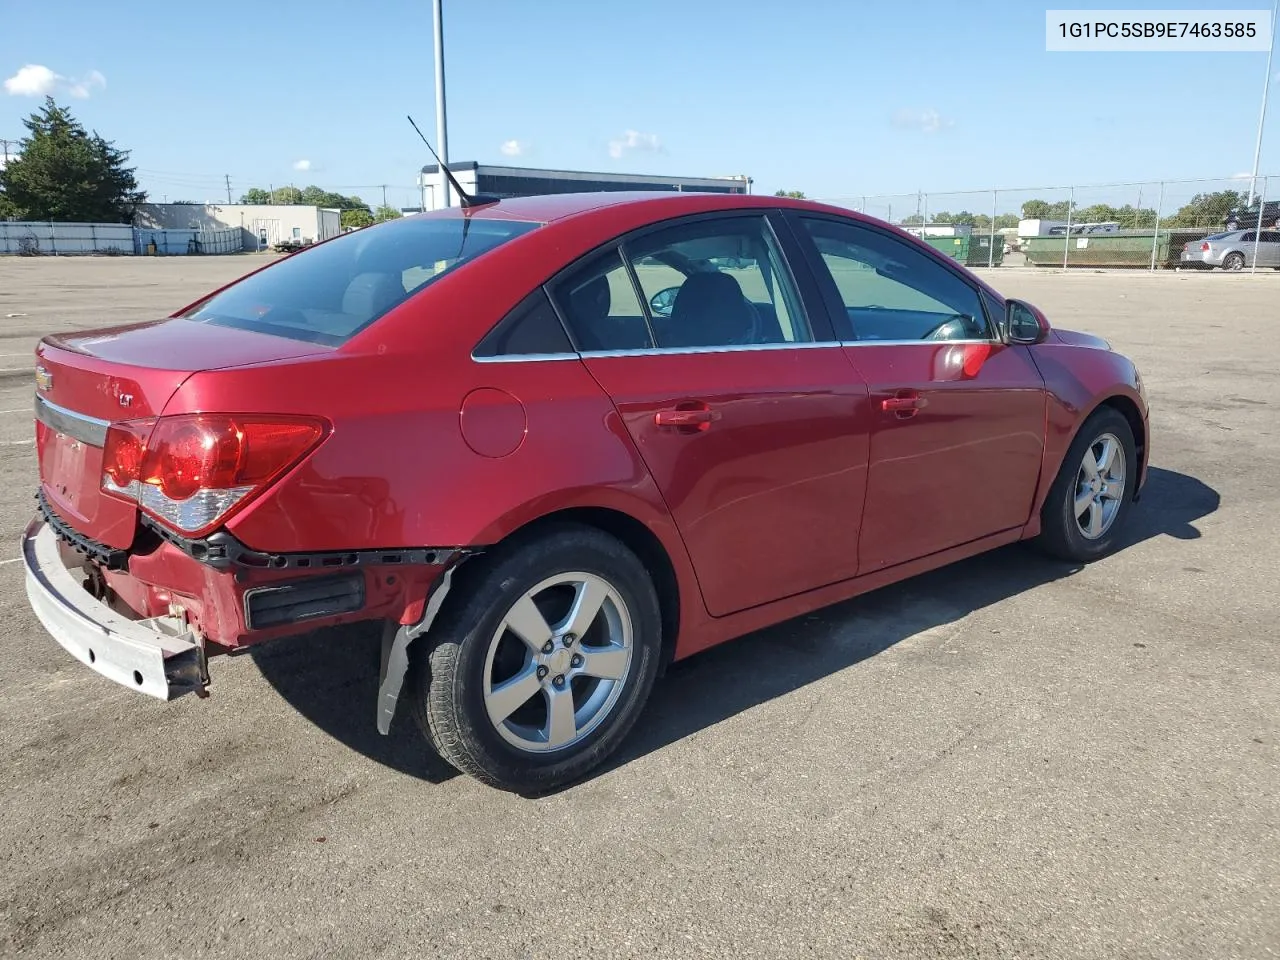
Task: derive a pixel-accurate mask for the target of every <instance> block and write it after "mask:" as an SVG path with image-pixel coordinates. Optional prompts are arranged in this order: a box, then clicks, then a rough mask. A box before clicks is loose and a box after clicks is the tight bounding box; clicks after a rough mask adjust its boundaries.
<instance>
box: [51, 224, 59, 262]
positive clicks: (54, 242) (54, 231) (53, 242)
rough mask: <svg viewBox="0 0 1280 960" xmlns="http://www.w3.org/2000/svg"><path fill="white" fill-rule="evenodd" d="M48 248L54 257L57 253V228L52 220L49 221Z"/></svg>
mask: <svg viewBox="0 0 1280 960" xmlns="http://www.w3.org/2000/svg"><path fill="white" fill-rule="evenodd" d="M49 250H50V252H52V253H53V255H54V256H55V257H56V256H57V255H58V228H57V227H55V226H54V225H53V221H52V220H50V221H49Z"/></svg>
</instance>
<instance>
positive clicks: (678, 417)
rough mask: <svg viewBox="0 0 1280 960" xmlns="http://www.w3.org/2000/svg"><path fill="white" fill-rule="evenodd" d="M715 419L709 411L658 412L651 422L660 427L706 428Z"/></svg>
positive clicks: (713, 414)
mask: <svg viewBox="0 0 1280 960" xmlns="http://www.w3.org/2000/svg"><path fill="white" fill-rule="evenodd" d="M714 419H716V415H715V413H714V411H711V410H659V411H658V412H657V413H655V414H654V415H653V422H654V423H656V424H657V425H658V426H660V427H707V426H710V425H711V421H712V420H714Z"/></svg>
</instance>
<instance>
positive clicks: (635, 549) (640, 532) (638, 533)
mask: <svg viewBox="0 0 1280 960" xmlns="http://www.w3.org/2000/svg"><path fill="white" fill-rule="evenodd" d="M563 525H577V526H587V527H594V528H595V529H597V530H600V531H602V532H604V533H607V534H609V535H610V536H612V537H614V538H615V539H617V540H618V541H620V542H621V543H622V544H623V545H624V546H625V547H626V548H627V549H628V550H630V551H631V552H632V553H634V554H635V555H636V557H637V558H639V560H640V562H641V563H643V564H644V566H645V569H646V570H648V571H649V574H650V577H651V579H652V580H653V588H654V590H655V591H656V592H657V594H658V611H659V614H660V615H661V617H662V657H661V668H665V667H666V665H667V664H669V663H670V662H671V661H672V659H674V657H675V650H676V639H677V637H678V636H679V633H680V624H681V619H682V618H681V615H680V604H681V597H682V595H681V591H680V581H679V578H678V576H677V575H676V568H675V563H674V562H673V561H672V558H671V555H670V553H668V551H667V548H666V546H665V545H664V544H663V542H662V540H661V539H660V538H659V537H658V535H657V534H656V533H654V532H653V531H652V530H651V529H649V527H648V526H647V525H646V524H645V523H643V522H642V521H640V520H638V519H637V518H636V517H634V516H632V515H631V514H629V513H626V512H625V511H623V510H619V509H617V508H615V507H602V506H572V507H564V508H561V509H558V510H552V511H550V512H548V513H544V514H541V515H540V516H537V517H534V518H533V519H531V520H528V521H526V522H525V523H523V524H521V525H520V526H518V527H516V528H515V529H513V530H511V531H510V532H509V533H508V534H507V535H506V536H505V537H503V538H502V540H500V541H499V542H498V543H497V544H495V545H494V546H495V547H500V546H502V545H510V544H514V543H518V542H519V541H520V540H522V539H527V538H532V537H538V536H541V535H542V534H543V533H545V532H546V531H548V530H551V529H554V528H555V527H557V526H563ZM490 549H492V548H490Z"/></svg>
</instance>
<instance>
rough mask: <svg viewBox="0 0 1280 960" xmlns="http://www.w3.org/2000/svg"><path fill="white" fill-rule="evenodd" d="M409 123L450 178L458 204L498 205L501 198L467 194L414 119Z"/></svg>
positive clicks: (470, 205) (469, 205) (467, 205)
mask: <svg viewBox="0 0 1280 960" xmlns="http://www.w3.org/2000/svg"><path fill="white" fill-rule="evenodd" d="M406 116H407V114H406ZM409 123H410V124H412V125H413V129H414V132H415V133H417V135H418V136H420V137H422V142H423V143H425V144H426V145H427V149H428V150H430V151H431V155H432V156H433V157H435V158H436V163H437V164H439V166H440V169H441V170H442V171H443V172H444V175H445V176H446V177H448V178H449V185H450V186H452V187H453V189H454V190H455V191H456V192H457V194H458V202H459V203H460V204H461V205H462V206H463V207H480V206H484V205H485V204H488V203H497V202H498V201H499V200H501V199H502V198H501V197H497V196H494V195H493V194H488V193H477V194H475V195H474V196H472V195H471V194H469V193H467V191H465V190H463V189H462V184H460V183H459V182H458V178H457V177H455V176H454V175H453V171H452V170H450V169H449V168H448V167H447V166H445V165H444V164H443V163H441V162H440V154H438V153H436V151H435V148H434V147H432V146H431V143H430V141H428V140H427V138H426V137H423V136H422V131H421V130H419V129H418V125H417V124H416V123H414V122H413V117H409Z"/></svg>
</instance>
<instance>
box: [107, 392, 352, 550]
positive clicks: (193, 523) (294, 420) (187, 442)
mask: <svg viewBox="0 0 1280 960" xmlns="http://www.w3.org/2000/svg"><path fill="white" fill-rule="evenodd" d="M329 431H330V427H329V424H328V423H326V422H325V421H323V420H319V419H316V418H314V417H292V416H290V417H273V416H258V415H248V414H245V415H241V414H205V413H200V414H183V415H178V416H171V417H156V418H150V419H146V420H130V421H125V422H121V423H113V424H112V425H111V426H110V428H109V429H108V430H107V438H106V442H105V444H104V445H103V451H102V483H101V486H102V490H103V492H104V493H106V494H108V495H110V496H114V497H118V498H120V499H123V500H129V501H132V502H133V503H135V504H136V505H137V506H138V508H139V509H140V510H142V511H143V512H144V513H146V514H147V515H148V516H150V517H152V518H153V519H155V520H157V521H158V522H160V523H162V524H164V525H165V526H166V527H169V528H170V529H172V530H175V531H177V532H178V533H181V534H183V535H185V536H191V537H197V536H202V535H203V534H205V533H208V532H210V531H212V530H214V529H215V528H217V527H219V526H221V525H222V524H223V523H225V522H226V521H227V520H228V519H229V518H230V517H231V516H232V515H233V514H235V513H236V512H238V511H239V510H241V509H243V508H244V507H245V506H246V505H247V504H249V503H250V502H252V500H253V499H254V498H255V497H257V496H258V495H259V494H261V493H262V492H263V491H265V490H266V489H267V488H268V487H270V486H271V485H272V484H273V483H274V482H275V481H276V480H278V479H279V478H280V477H281V476H282V475H284V474H285V473H286V472H288V471H289V470H291V469H292V468H293V467H295V466H297V464H298V463H300V462H301V461H302V460H303V459H304V458H305V457H307V456H308V455H309V454H311V453H312V452H313V451H314V450H315V449H316V447H317V446H319V445H320V443H321V442H322V441H323V440H324V439H325V437H327V436H328V434H329Z"/></svg>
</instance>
